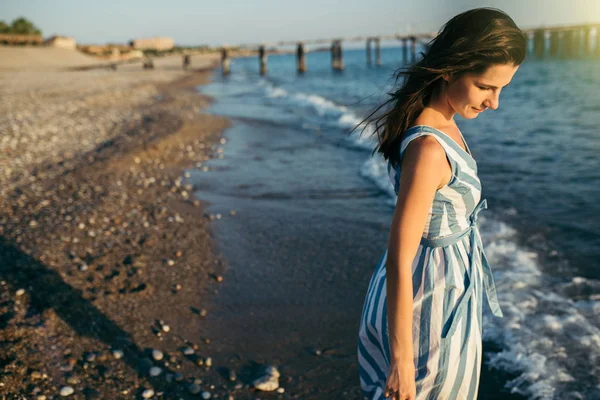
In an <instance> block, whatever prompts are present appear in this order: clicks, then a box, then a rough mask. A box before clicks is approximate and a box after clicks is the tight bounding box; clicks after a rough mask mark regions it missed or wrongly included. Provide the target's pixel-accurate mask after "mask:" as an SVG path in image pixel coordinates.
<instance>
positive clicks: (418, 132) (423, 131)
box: [400, 125, 454, 173]
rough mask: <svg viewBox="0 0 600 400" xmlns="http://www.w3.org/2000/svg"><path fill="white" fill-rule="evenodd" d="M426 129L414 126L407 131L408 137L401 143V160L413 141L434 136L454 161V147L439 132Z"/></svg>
mask: <svg viewBox="0 0 600 400" xmlns="http://www.w3.org/2000/svg"><path fill="white" fill-rule="evenodd" d="M425 128H426V127H425V126H421V125H419V126H414V127H412V128H409V129H408V130H407V131H406V136H405V137H404V138H403V139H402V141H401V142H400V159H402V156H403V155H404V152H405V151H406V148H407V147H408V145H409V143H410V142H411V141H413V140H414V139H416V138H418V137H421V136H426V135H429V136H433V137H435V138H436V139H437V141H438V142H439V143H440V144H441V145H442V147H443V148H444V151H445V152H446V154H447V155H448V158H449V159H451V160H452V159H453V157H452V156H451V154H452V153H454V149H452V147H451V146H450V145H449V144H448V143H447V142H446V141H445V140H444V138H442V137H441V136H440V135H439V134H438V133H437V132H435V131H434V130H429V129H425ZM412 131H414V132H412ZM452 173H454V167H453V168H452Z"/></svg>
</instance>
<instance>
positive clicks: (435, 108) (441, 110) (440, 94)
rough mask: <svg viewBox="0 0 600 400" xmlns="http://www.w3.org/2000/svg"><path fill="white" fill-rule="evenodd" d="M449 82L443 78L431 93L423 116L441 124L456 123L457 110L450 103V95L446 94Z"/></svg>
mask: <svg viewBox="0 0 600 400" xmlns="http://www.w3.org/2000/svg"><path fill="white" fill-rule="evenodd" d="M447 86H448V82H446V81H445V80H442V81H441V83H440V84H439V85H437V88H436V89H435V90H434V92H433V93H432V94H431V98H430V99H429V102H428V103H427V105H426V106H425V108H424V109H423V112H422V114H421V115H422V116H424V117H426V118H427V119H428V120H432V121H435V122H436V123H438V124H440V125H444V126H446V125H454V124H455V123H454V114H456V111H454V109H453V108H452V106H451V105H450V104H449V103H448V97H447V96H446V90H447Z"/></svg>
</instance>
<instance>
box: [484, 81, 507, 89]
mask: <svg viewBox="0 0 600 400" xmlns="http://www.w3.org/2000/svg"><path fill="white" fill-rule="evenodd" d="M478 83H479V85H481V86H487V87H489V88H492V89H498V87H497V86H494V85H488V84H486V83H483V82H478ZM508 85H510V82H509V83H508V84H506V85H505V86H504V87H506V86H508Z"/></svg>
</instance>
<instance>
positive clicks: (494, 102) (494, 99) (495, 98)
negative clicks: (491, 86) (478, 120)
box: [484, 91, 500, 110]
mask: <svg viewBox="0 0 600 400" xmlns="http://www.w3.org/2000/svg"><path fill="white" fill-rule="evenodd" d="M484 104H485V105H486V107H489V108H491V109H492V110H496V109H497V108H498V106H499V105H500V91H498V92H493V93H492V94H491V96H490V97H489V98H487V99H486V100H485V102H484Z"/></svg>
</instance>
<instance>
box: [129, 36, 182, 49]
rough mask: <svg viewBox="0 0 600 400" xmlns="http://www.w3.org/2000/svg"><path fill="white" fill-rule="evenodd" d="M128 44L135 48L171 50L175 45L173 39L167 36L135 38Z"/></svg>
mask: <svg viewBox="0 0 600 400" xmlns="http://www.w3.org/2000/svg"><path fill="white" fill-rule="evenodd" d="M129 44H130V45H131V47H133V48H134V49H136V50H171V49H172V48H173V46H174V45H175V44H174V43H173V39H171V38H167V37H153V38H147V39H135V40H132V41H131V42H129Z"/></svg>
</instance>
